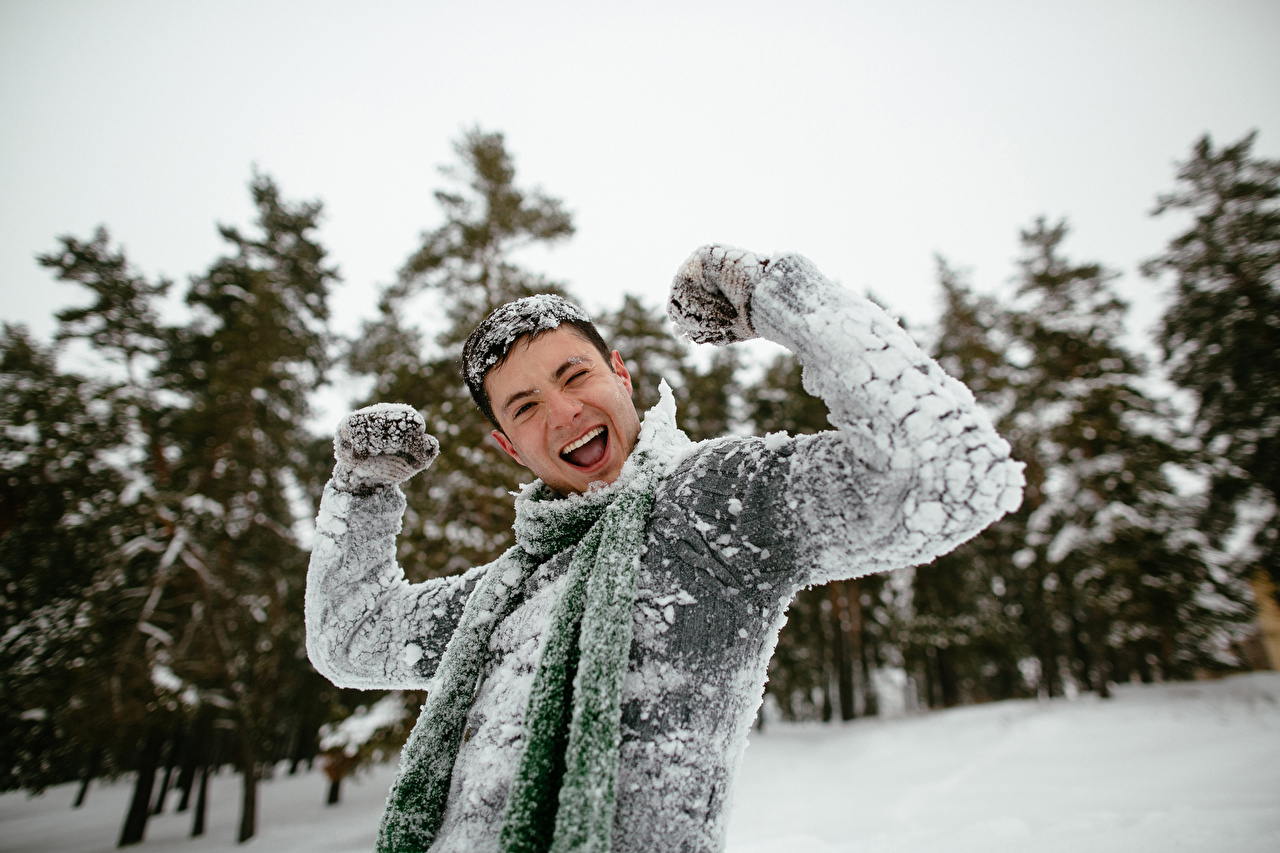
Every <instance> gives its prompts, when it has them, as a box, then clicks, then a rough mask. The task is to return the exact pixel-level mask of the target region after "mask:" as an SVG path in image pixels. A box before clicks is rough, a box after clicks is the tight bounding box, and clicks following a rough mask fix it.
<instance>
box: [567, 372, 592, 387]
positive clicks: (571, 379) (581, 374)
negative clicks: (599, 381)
mask: <svg viewBox="0 0 1280 853" xmlns="http://www.w3.org/2000/svg"><path fill="white" fill-rule="evenodd" d="M587 373H588V371H587V370H585V369H584V370H579V371H578V372H577V373H575V374H573V375H572V376H570V377H569V379H568V381H566V382H565V383H564V384H566V385H572V384H573V383H574V382H577V381H578V380H579V379H581V378H582V377H584V376H586V375H587Z"/></svg>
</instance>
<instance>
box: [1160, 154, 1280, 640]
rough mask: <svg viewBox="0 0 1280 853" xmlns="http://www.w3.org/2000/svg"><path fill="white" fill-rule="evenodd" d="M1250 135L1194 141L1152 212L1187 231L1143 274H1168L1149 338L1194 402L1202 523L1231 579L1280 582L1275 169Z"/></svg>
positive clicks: (1279, 199)
mask: <svg viewBox="0 0 1280 853" xmlns="http://www.w3.org/2000/svg"><path fill="white" fill-rule="evenodd" d="M1255 138H1256V133H1249V134H1247V135H1245V136H1244V137H1243V138H1242V139H1240V140H1239V141H1237V142H1235V143H1234V144H1231V145H1226V146H1224V147H1221V148H1215V147H1214V144H1213V141H1212V140H1211V139H1210V138H1209V136H1208V135H1206V136H1204V137H1202V138H1201V139H1200V140H1199V141H1197V142H1196V143H1195V145H1194V146H1193V147H1192V150H1191V156H1190V157H1188V158H1187V160H1186V161H1184V162H1183V163H1181V164H1179V167H1178V174H1177V179H1178V184H1177V187H1176V189H1175V190H1174V191H1173V192H1171V193H1168V194H1165V195H1161V196H1160V197H1159V199H1158V203H1157V206H1156V208H1155V211H1154V212H1153V213H1154V215H1159V214H1164V213H1167V212H1170V211H1175V212H1176V211H1185V212H1186V213H1188V214H1190V215H1191V216H1192V217H1193V219H1192V222H1191V224H1190V226H1189V227H1188V228H1187V229H1186V230H1185V231H1183V232H1182V233H1180V234H1179V235H1177V236H1176V237H1174V238H1173V239H1172V240H1171V241H1170V242H1169V246H1168V248H1167V249H1166V250H1165V251H1164V252H1163V253H1162V254H1160V255H1158V256H1157V257H1155V258H1153V259H1151V260H1150V261H1148V262H1147V264H1146V265H1145V266H1144V272H1145V273H1147V274H1148V275H1150V276H1159V275H1161V274H1163V273H1171V274H1172V276H1173V293H1172V295H1173V300H1172V302H1171V303H1170V305H1169V307H1168V309H1167V310H1166V311H1165V314H1164V317H1163V319H1162V321H1161V326H1160V330H1159V335H1158V340H1159V343H1160V345H1161V347H1162V348H1163V351H1164V356H1165V366H1166V368H1167V369H1168V371H1169V376H1170V378H1171V379H1172V380H1173V381H1174V382H1176V383H1177V384H1178V385H1180V386H1181V387H1182V388H1185V389H1187V390H1188V391H1190V392H1191V393H1192V394H1193V395H1195V412H1194V426H1193V432H1194V435H1195V438H1196V439H1197V441H1198V442H1199V444H1200V447H1201V459H1202V462H1203V465H1204V466H1205V468H1206V469H1207V473H1208V476H1209V480H1210V489H1209V495H1208V502H1207V506H1206V509H1205V513H1204V515H1203V517H1202V519H1201V524H1202V525H1203V528H1204V529H1205V530H1206V531H1207V532H1208V533H1209V534H1210V535H1211V536H1212V537H1213V541H1214V544H1215V545H1216V546H1217V547H1219V548H1225V549H1228V550H1230V551H1231V552H1232V553H1231V554H1230V555H1228V561H1229V563H1230V564H1231V568H1232V570H1233V571H1234V572H1236V573H1237V574H1246V575H1256V574H1257V573H1259V572H1266V573H1269V574H1270V577H1271V579H1272V581H1273V584H1276V585H1280V512H1277V501H1278V500H1280V160H1268V159H1266V158H1263V157H1258V156H1256V155H1254V154H1253V144H1254V141H1255ZM1232 540H1235V541H1234V542H1233V541H1232ZM1263 587H1265V585H1260V587H1259V588H1260V589H1261V588H1263ZM1272 664H1273V665H1276V664H1277V662H1275V661H1273V662H1272Z"/></svg>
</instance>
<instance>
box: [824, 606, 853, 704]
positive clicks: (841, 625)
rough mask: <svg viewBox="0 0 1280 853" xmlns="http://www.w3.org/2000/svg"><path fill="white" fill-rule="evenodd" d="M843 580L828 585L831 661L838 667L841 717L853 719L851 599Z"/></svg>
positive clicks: (837, 678) (837, 677) (837, 682)
mask: <svg viewBox="0 0 1280 853" xmlns="http://www.w3.org/2000/svg"><path fill="white" fill-rule="evenodd" d="M845 586H846V585H845V583H844V582H843V581H834V582H832V583H830V584H828V585H827V591H828V595H829V596H830V598H831V634H832V638H833V641H832V643H831V663H832V665H833V666H834V667H835V669H836V684H837V687H838V690H839V696H840V719H842V720H852V719H853V718H854V717H855V716H856V714H855V713H854V707H853V660H854V658H853V655H851V654H850V653H849V652H850V651H851V650H850V648H849V646H850V643H849V617H848V615H847V614H848V609H849V608H848V605H849V599H848V594H847V592H846V588H845Z"/></svg>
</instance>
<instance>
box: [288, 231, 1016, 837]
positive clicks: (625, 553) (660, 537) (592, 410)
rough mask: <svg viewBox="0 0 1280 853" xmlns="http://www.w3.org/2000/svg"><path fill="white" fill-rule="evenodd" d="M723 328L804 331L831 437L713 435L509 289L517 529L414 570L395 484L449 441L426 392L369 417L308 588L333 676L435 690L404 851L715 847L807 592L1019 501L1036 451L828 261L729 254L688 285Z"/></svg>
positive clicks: (505, 329)
mask: <svg viewBox="0 0 1280 853" xmlns="http://www.w3.org/2000/svg"><path fill="white" fill-rule="evenodd" d="M668 309H669V312H670V314H671V317H672V319H673V320H674V322H675V323H676V326H677V327H678V328H679V329H680V330H681V331H682V332H683V333H684V334H686V335H687V336H688V337H690V338H692V339H693V340H695V341H699V342H711V343H716V344H721V345H724V344H728V343H732V342H735V341H741V340H747V339H749V338H752V337H756V336H760V337H764V338H767V339H769V340H773V341H776V342H778V343H780V344H782V345H784V346H786V347H788V348H789V349H791V351H792V352H795V353H796V354H797V355H799V356H800V358H801V359H802V360H803V362H804V364H805V372H804V382H805V388H806V389H807V390H809V391H810V392H811V393H814V394H817V395H819V396H820V397H822V399H823V400H824V401H825V402H826V403H827V406H828V407H829V409H830V411H831V416H830V417H831V422H832V424H833V425H834V426H835V429H834V430H833V431H831V432H826V433H822V434H819V435H812V436H800V437H796V438H788V437H787V436H785V435H770V436H767V437H765V438H763V439H761V438H742V437H737V436H728V437H725V438H721V439H717V440H714V441H708V442H703V443H701V444H697V445H694V444H692V443H691V442H689V440H688V439H687V438H686V437H684V435H683V434H682V433H680V432H679V430H678V429H676V426H675V408H674V404H673V403H672V401H671V397H670V393H669V391H666V390H665V389H664V394H663V401H662V402H661V403H659V404H658V406H656V407H655V408H654V409H653V410H651V411H650V412H649V413H648V414H647V415H646V416H645V421H644V425H643V427H642V426H641V424H640V421H639V417H638V415H637V413H636V411H635V408H634V407H633V406H632V404H631V399H630V395H631V379H630V375H629V374H628V373H627V370H626V367H625V365H624V364H623V362H622V359H621V357H620V356H619V355H618V353H617V352H616V351H615V352H612V353H610V352H609V351H608V349H607V347H606V346H605V344H604V343H603V341H601V340H600V339H599V335H598V333H596V332H595V329H594V326H591V324H590V321H589V320H588V319H587V318H586V315H585V314H583V313H582V312H581V310H579V309H578V308H576V307H575V306H573V305H571V304H569V303H567V302H565V301H564V300H562V299H559V298H558V297H549V296H538V297H531V298H529V299H525V300H520V301H518V302H515V303H511V304H509V305H505V306H503V307H501V308H499V309H498V310H497V311H495V312H494V313H493V314H492V315H490V317H489V318H487V319H486V320H485V321H484V323H482V324H481V326H480V327H479V328H478V329H477V330H476V332H475V333H474V334H473V335H472V337H471V339H470V340H469V341H468V342H467V345H466V348H465V350H464V356H463V360H464V365H463V370H464V374H465V378H466V380H467V383H468V385H469V387H470V388H471V391H472V395H473V396H474V397H475V399H476V402H477V404H478V405H479V406H480V408H481V409H482V410H483V411H484V412H485V414H486V415H487V416H489V418H490V420H492V421H493V423H494V426H495V430H494V432H493V436H494V438H495V439H496V440H497V441H498V443H499V444H500V445H501V446H502V447H503V449H504V450H506V451H507V452H508V453H510V454H511V455H512V456H513V457H514V458H515V459H516V460H518V461H519V462H520V463H521V464H523V465H524V466H526V467H527V468H529V470H530V471H532V472H533V473H534V474H536V475H537V476H538V478H539V479H538V480H536V481H535V482H534V483H533V484H531V485H530V486H526V487H525V488H524V489H523V490H522V491H521V493H520V494H519V496H518V497H517V498H516V524H515V535H516V542H517V544H516V545H515V546H514V547H513V548H511V549H510V550H509V551H508V552H507V553H506V554H504V555H503V556H502V557H501V558H499V559H498V560H497V561H495V562H494V563H491V564H489V565H487V566H481V567H477V568H475V569H472V570H471V571H469V572H467V573H466V574H464V575H462V576H459V577H451V578H441V579H437V580H433V581H428V582H426V583H421V584H409V583H407V582H406V581H405V579H404V576H403V573H402V572H401V571H400V570H399V568H398V567H397V565H396V562H395V536H396V534H397V533H398V531H399V528H400V520H401V515H402V513H403V511H404V506H405V504H404V497H403V495H402V494H401V493H400V490H399V489H398V488H397V487H396V484H397V483H399V482H403V481H404V480H406V479H408V478H409V477H410V476H412V475H413V474H414V473H416V472H417V471H419V470H421V469H422V468H424V467H426V466H427V465H428V464H429V463H430V461H431V460H432V459H433V458H434V456H435V453H436V449H437V444H436V442H435V440H434V439H433V438H431V437H430V436H427V435H426V434H425V428H424V426H423V423H422V420H421V418H420V417H419V416H418V415H417V413H416V412H414V411H413V410H412V409H410V408H409V407H407V406H387V405H380V406H375V407H371V408H370V409H365V410H361V411H360V412H356V413H354V414H352V415H350V416H348V417H347V418H346V419H345V420H344V421H343V423H342V424H341V425H340V427H339V430H338V435H337V438H336V439H335V447H336V453H337V457H338V464H337V466H336V467H335V469H334V478H333V480H332V482H331V483H330V485H329V486H328V488H326V490H325V496H324V499H323V501H322V504H321V509H320V517H319V519H318V521H317V537H316V545H315V550H314V551H313V555H312V561H311V572H310V574H309V576H308V587H307V639H308V649H309V652H310V655H311V660H312V661H313V663H314V664H315V666H316V668H317V669H318V670H319V671H320V672H322V673H324V674H325V675H327V676H328V677H329V678H330V679H332V680H333V681H334V682H335V683H337V684H340V685H344V686H350V687H360V688H366V689H375V688H378V689H385V688H426V689H427V690H428V691H429V692H428V699H427V704H426V705H425V706H424V707H423V713H422V716H421V718H420V720H419V722H418V726H417V727H416V728H415V730H414V733H413V735H412V736H411V737H410V740H409V742H408V743H407V744H406V746H405V750H404V752H403V754H402V757H401V766H400V775H399V777H398V778H397V781H396V785H395V787H394V788H393V790H392V794H391V797H390V799H389V800H388V809H387V813H386V815H385V816H384V818H383V825H382V830H381V836H380V839H379V849H380V850H397V851H399V850H425V849H428V848H429V849H431V850H433V851H483V850H521V851H523V850H547V849H551V850H557V851H560V850H608V849H614V850H619V851H714V850H719V849H721V848H722V846H723V840H724V830H725V818H726V804H727V802H728V798H729V792H730V789H731V786H732V782H733V778H734V775H735V772H736V769H737V766H738V762H739V759H740V758H741V755H742V751H743V748H744V747H745V744H746V737H747V732H748V730H749V729H750V725H751V721H752V720H753V718H754V716H755V713H756V709H757V708H758V706H759V704H760V699H761V695H762V690H763V686H764V682H765V671H766V665H767V663H768V660H769V657H770V655H771V654H772V652H773V648H774V645H775V643H776V641H777V636H778V631H779V629H780V628H781V626H782V624H783V623H784V621H785V618H786V617H785V613H786V609H787V606H788V604H789V603H790V601H791V599H792V597H793V596H794V594H795V593H796V591H797V590H799V589H801V588H802V587H805V586H808V585H811V584H818V583H825V582H827V581H829V580H834V579H838V578H850V577H857V576H860V575H865V574H868V573H871V572H880V571H886V570H889V569H894V568H899V567H902V566H908V565H915V564H920V563H924V562H927V561H929V560H931V559H933V558H934V557H936V556H938V555H939V554H942V553H945V552H947V551H948V550H950V549H952V548H954V547H955V546H956V545H957V544H959V543H960V542H963V541H965V540H966V539H968V538H970V537H972V536H973V535H975V534H976V533H977V532H978V531H980V530H981V529H983V528H984V527H986V526H987V525H988V524H990V523H991V522H992V521H994V520H995V519H996V518H998V517H999V516H1000V515H1002V514H1003V513H1005V512H1007V511H1010V510H1012V509H1015V508H1016V507H1017V506H1018V504H1019V502H1020V500H1021V488H1022V482H1023V481H1022V473H1021V465H1020V464H1019V463H1016V462H1013V461H1011V460H1010V459H1009V456H1008V452H1009V448H1008V445H1007V444H1006V443H1005V442H1004V441H1003V440H1002V439H1001V438H1000V437H999V436H998V435H996V433H995V432H994V430H993V429H992V427H991V425H990V423H989V421H988V419H987V418H986V417H985V416H984V415H983V414H982V412H981V411H980V410H978V409H977V408H976V407H975V405H974V401H973V397H972V395H971V394H970V393H969V391H968V389H966V388H965V387H964V386H963V385H961V384H960V383H958V382H956V381H955V380H953V379H951V378H949V377H947V376H946V375H945V374H944V373H943V372H942V370H941V369H940V368H939V367H938V366H937V364H936V363H934V362H933V361H931V360H930V359H929V358H927V357H926V356H925V355H924V354H923V353H921V352H920V350H919V349H918V348H917V347H916V346H915V344H914V343H912V341H911V340H910V338H908V337H907V335H906V334H905V333H904V332H903V331H902V330H901V329H900V328H899V327H898V326H897V325H896V324H895V323H894V322H893V321H892V320H891V319H890V318H889V317H888V316H887V315H886V314H885V313H884V312H883V311H881V310H880V309H879V308H877V307H876V306H874V305H872V304H871V303H870V302H868V301H866V300H864V299H860V298H858V297H856V296H854V295H852V294H851V293H849V292H848V291H845V290H843V289H841V288H839V287H837V286H836V285H834V284H832V283H830V282H829V281H827V280H826V279H825V278H823V277H822V275H821V274H820V273H818V271H817V270H816V269H815V268H814V267H813V265H812V264H811V263H810V262H808V261H807V260H806V259H804V258H802V257H799V256H795V255H789V256H782V257H778V258H776V259H768V258H764V257H761V256H756V255H752V254H750V253H746V252H741V251H737V250H732V249H727V248H723V247H718V246H706V247H703V248H702V249H699V250H698V251H697V252H695V253H694V254H693V256H691V257H690V258H689V260H688V261H686V263H685V264H684V266H683V267H681V269H680V271H679V272H678V273H677V275H676V278H675V281H674V283H673V286H672V294H671V299H670V303H669V306H668Z"/></svg>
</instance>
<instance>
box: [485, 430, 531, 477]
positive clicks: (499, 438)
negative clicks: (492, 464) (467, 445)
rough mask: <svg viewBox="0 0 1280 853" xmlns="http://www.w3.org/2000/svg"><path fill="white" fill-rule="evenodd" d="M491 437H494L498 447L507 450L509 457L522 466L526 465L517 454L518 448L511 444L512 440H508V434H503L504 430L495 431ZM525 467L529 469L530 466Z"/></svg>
mask: <svg viewBox="0 0 1280 853" xmlns="http://www.w3.org/2000/svg"><path fill="white" fill-rule="evenodd" d="M489 435H491V436H493V440H494V441H496V442H498V446H499V447H501V448H502V449H503V450H505V451H506V452H507V455H508V456H510V457H511V458H512V459H514V460H516V461H517V462H519V463H520V464H521V465H524V460H523V459H521V458H520V454H519V453H516V446H515V445H514V444H512V443H511V439H509V438H507V436H506V433H504V432H502V430H497V429H495V430H494V431H493V432H491V433H489ZM524 467H526V468H528V467H529V466H528V465H524Z"/></svg>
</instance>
